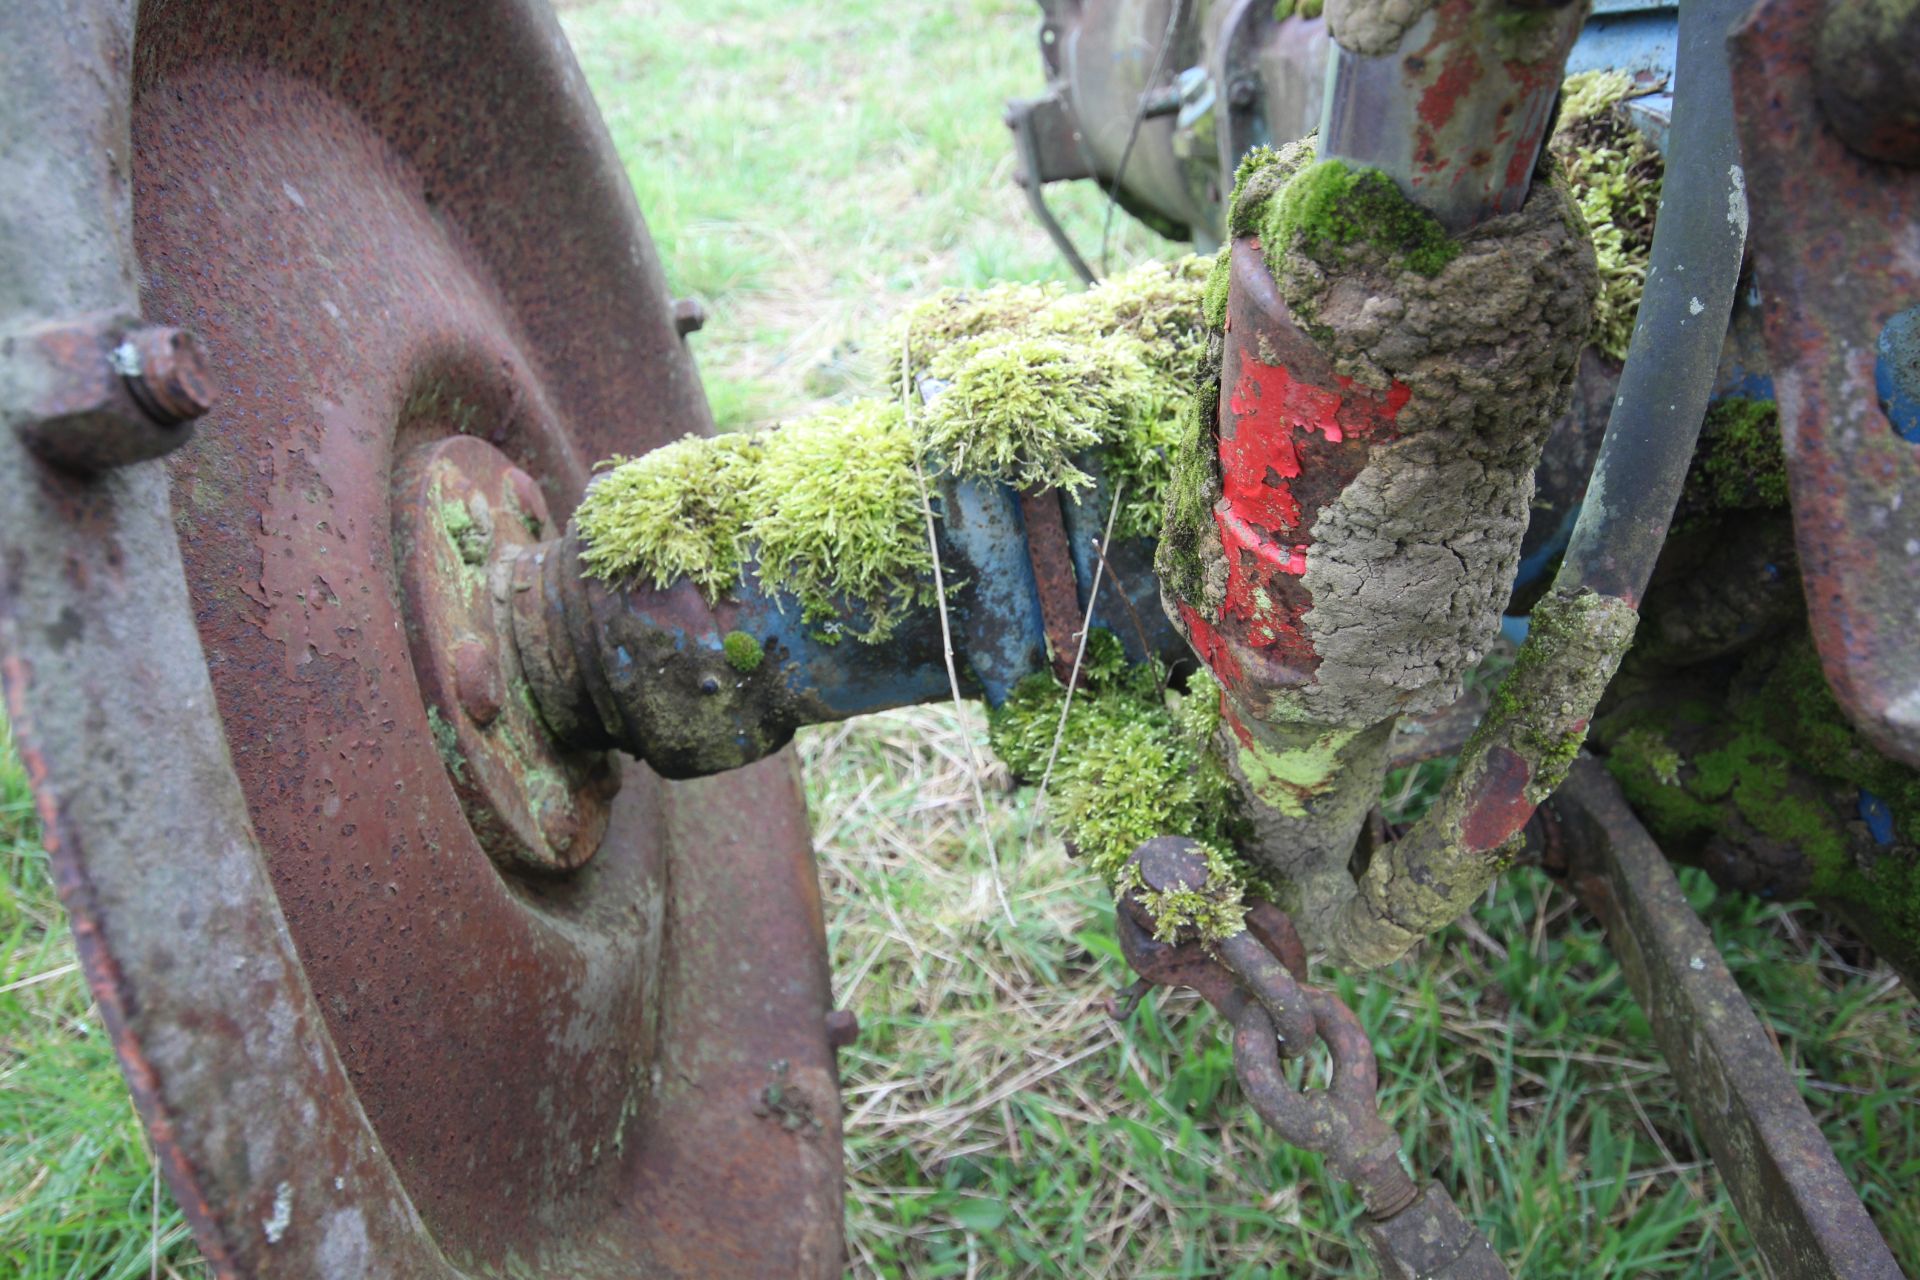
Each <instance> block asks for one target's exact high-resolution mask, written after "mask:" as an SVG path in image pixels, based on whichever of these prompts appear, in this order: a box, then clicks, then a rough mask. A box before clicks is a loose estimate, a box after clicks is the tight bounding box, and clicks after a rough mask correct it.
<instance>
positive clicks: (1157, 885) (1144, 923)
mask: <svg viewBox="0 0 1920 1280" xmlns="http://www.w3.org/2000/svg"><path fill="white" fill-rule="evenodd" d="M1128 861H1130V862H1132V863H1134V864H1135V865H1136V866H1138V867H1139V869H1140V885H1141V887H1142V888H1143V889H1145V890H1146V891H1147V892H1149V893H1166V892H1168V891H1170V890H1176V889H1191V890H1196V891H1203V890H1205V889H1206V888H1207V886H1208V882H1209V881H1210V880H1211V879H1212V876H1211V875H1210V874H1209V873H1208V871H1207V859H1206V856H1205V855H1204V854H1203V853H1201V852H1200V846H1199V845H1198V844H1196V843H1195V842H1194V841H1192V840H1189V839H1187V838H1186V837H1184V836H1155V837H1154V838H1153V839H1151V840H1148V841H1145V842H1143V843H1142V844H1141V845H1140V847H1139V848H1137V849H1135V850H1134V851H1133V856H1132V857H1131V858H1130V859H1128ZM1123 906H1124V909H1125V910H1126V912H1127V914H1128V915H1129V916H1131V917H1132V918H1133V921H1134V923H1135V924H1138V925H1139V926H1140V927H1141V928H1142V929H1145V930H1146V931H1147V932H1148V933H1152V932H1153V931H1154V929H1155V927H1156V922H1155V920H1154V919H1153V915H1152V913H1151V912H1149V911H1148V910H1147V909H1146V906H1145V905H1144V904H1143V903H1141V901H1140V899H1139V896H1138V895H1137V894H1132V893H1129V894H1128V895H1127V896H1126V897H1125V899H1123Z"/></svg>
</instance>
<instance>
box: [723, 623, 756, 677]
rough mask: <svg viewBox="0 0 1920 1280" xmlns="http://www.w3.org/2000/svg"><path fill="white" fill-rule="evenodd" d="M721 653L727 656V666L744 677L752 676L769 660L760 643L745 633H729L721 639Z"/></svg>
mask: <svg viewBox="0 0 1920 1280" xmlns="http://www.w3.org/2000/svg"><path fill="white" fill-rule="evenodd" d="M720 652H721V653H723V654H725V655H726V659H727V665H728V666H730V667H732V668H733V669H734V670H735V671H738V672H739V673H740V674H741V675H743V676H750V675H752V674H753V673H754V672H756V671H758V670H759V669H760V664H761V663H762V662H765V661H766V660H767V651H766V650H765V649H764V648H762V647H761V644H760V642H759V641H758V640H756V639H754V638H753V637H752V636H750V635H748V634H747V633H746V632H744V631H729V632H727V634H726V635H724V636H722V637H720Z"/></svg>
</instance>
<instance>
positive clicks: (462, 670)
mask: <svg viewBox="0 0 1920 1280" xmlns="http://www.w3.org/2000/svg"><path fill="white" fill-rule="evenodd" d="M502 685H503V682H502V681H501V678H500V664H499V663H498V662H497V661H496V660H495V659H494V656H493V650H492V649H491V648H490V647H489V646H488V645H486V644H484V643H483V642H481V641H479V640H462V641H461V642H460V643H459V644H458V645H457V646H455V648H454V651H453V686H454V690H455V693H456V696H458V697H459V699H460V710H461V711H462V712H464V713H465V714H466V716H467V718H468V719H469V720H471V721H473V722H474V723H475V724H477V725H479V726H480V727H481V728H482V729H484V728H486V727H487V726H488V725H490V724H492V723H493V722H494V721H495V720H497V719H499V718H500V708H501V706H502V704H503V703H504V702H505V699H506V691H505V689H504V688H503V687H502Z"/></svg>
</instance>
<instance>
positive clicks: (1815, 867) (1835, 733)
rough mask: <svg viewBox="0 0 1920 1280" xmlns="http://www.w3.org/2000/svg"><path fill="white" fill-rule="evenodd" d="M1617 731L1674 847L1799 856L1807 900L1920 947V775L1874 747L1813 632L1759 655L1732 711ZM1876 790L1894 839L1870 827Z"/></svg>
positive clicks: (1624, 781)
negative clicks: (1839, 697)
mask: <svg viewBox="0 0 1920 1280" xmlns="http://www.w3.org/2000/svg"><path fill="white" fill-rule="evenodd" d="M1606 736H1607V743H1606V745H1607V756H1606V764H1607V769H1608V771H1609V772H1610V773H1612V774H1613V776H1614V778H1615V779H1616V780H1618V781H1619V783H1620V786H1621V790H1622V791H1623V792H1625V794H1626V797H1627V800H1628V802H1629V803H1630V804H1632V806H1633V807H1634V810H1635V811H1636V812H1637V813H1639V814H1640V816H1641V818H1642V819H1643V820H1644V821H1645V822H1646V823H1647V826H1648V828H1649V830H1651V831H1652V832H1653V834H1654V836H1655V837H1656V838H1657V839H1659V840H1660V842H1661V843H1662V844H1663V845H1665V846H1667V847H1669V848H1672V849H1676V850H1680V851H1686V850H1691V849H1698V848H1699V847H1701V846H1702V845H1703V844H1705V843H1706V842H1708V841H1711V840H1714V839H1725V840H1727V841H1730V842H1731V843H1732V844H1734V845H1736V846H1744V845H1748V844H1751V843H1754V842H1756V841H1759V842H1772V843H1775V844H1778V845H1782V846H1785V847H1787V848H1789V849H1793V850H1796V851H1798V853H1799V854H1800V855H1801V856H1802V857H1804V858H1805V860H1806V863H1807V867H1808V872H1809V880H1808V883H1807V886H1806V888H1807V891H1808V892H1810V893H1812V894H1813V895H1814V896H1816V897H1820V898H1825V899H1829V900H1832V901H1837V902H1839V903H1842V904H1846V905H1851V906H1853V907H1856V908H1858V909H1860V910H1861V911H1863V912H1865V913H1866V914H1867V915H1869V916H1870V917H1872V918H1873V919H1874V920H1875V921H1877V922H1878V923H1880V924H1881V925H1882V926H1883V927H1885V928H1887V929H1889V930H1890V931H1891V932H1892V934H1893V936H1894V938H1895V939H1896V940H1897V941H1899V942H1901V943H1903V944H1904V945H1905V946H1906V947H1907V948H1909V950H1910V951H1911V950H1912V949H1916V948H1920V771H1916V770H1914V769H1911V768H1908V767H1907V766H1906V765H1903V764H1901V763H1900V762H1899V761H1896V760H1891V759H1888V758H1887V757H1886V756H1883V755H1881V754H1879V753H1878V752H1876V751H1874V750H1873V748H1872V747H1871V745H1869V744H1868V743H1867V742H1866V741H1865V740H1864V739H1863V738H1861V736H1860V734H1859V733H1858V731H1857V730H1855V728H1854V727H1853V724H1852V722H1851V721H1849V720H1848V719H1847V717H1846V713H1845V712H1844V711H1842V710H1841V708H1840V705H1839V703H1838V702H1836V701H1835V700H1834V697H1833V692H1832V690H1831V689H1830V688H1829V687H1828V685H1827V681H1826V675H1825V673H1824V672H1823V671H1822V670H1821V667H1820V659H1819V655H1818V654H1817V653H1816V652H1815V650H1814V647H1813V642H1812V640H1811V638H1810V637H1808V636H1807V635H1806V634H1805V633H1802V634H1800V635H1798V636H1796V637H1795V638H1794V639H1793V640H1791V641H1789V642H1786V643H1784V644H1778V643H1776V644H1769V645H1766V646H1763V647H1761V648H1760V649H1758V650H1756V651H1755V652H1754V653H1753V654H1751V655H1750V656H1749V657H1748V659H1747V661H1746V663H1745V665H1744V667H1743V669H1742V670H1741V672H1740V674H1739V675H1738V676H1737V677H1736V678H1735V680H1734V682H1733V686H1732V692H1731V694H1730V695H1729V697H1728V698H1727V699H1726V702H1725V705H1724V706H1720V707H1708V706H1706V705H1704V704H1682V705H1680V706H1677V707H1650V708H1647V709H1644V710H1642V711H1640V712H1639V713H1637V714H1634V715H1632V716H1631V717H1627V718H1624V719H1622V720H1621V721H1619V722H1616V723H1612V724H1610V725H1609V726H1608V727H1607V730H1606ZM1863 794H1864V795H1867V796H1871V797H1872V798H1873V799H1874V800H1876V801H1877V802H1878V803H1880V804H1882V805H1884V806H1885V807H1886V810H1887V814H1888V821H1889V825H1890V827H1891V834H1892V839H1891V841H1890V842H1889V843H1887V844H1884V845H1883V844H1880V843H1878V842H1877V841H1876V840H1875V839H1874V838H1873V837H1872V836H1871V835H1869V834H1867V833H1866V832H1865V831H1864V824H1862V823H1861V822H1860V821H1859V820H1858V810H1859V807H1860V804H1861V797H1862V795H1863Z"/></svg>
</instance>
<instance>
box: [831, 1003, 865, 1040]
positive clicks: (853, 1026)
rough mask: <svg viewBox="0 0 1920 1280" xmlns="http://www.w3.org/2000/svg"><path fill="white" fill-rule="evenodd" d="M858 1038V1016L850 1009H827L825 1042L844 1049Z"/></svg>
mask: <svg viewBox="0 0 1920 1280" xmlns="http://www.w3.org/2000/svg"><path fill="white" fill-rule="evenodd" d="M859 1038H860V1016H859V1015H858V1014H856V1013H855V1012H854V1011H853V1010H851V1009H829V1010H827V1044H828V1046H829V1047H831V1048H834V1049H844V1048H846V1047H847V1046H848V1045H850V1044H852V1043H853V1042H854V1041H856V1040H858V1039H859Z"/></svg>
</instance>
